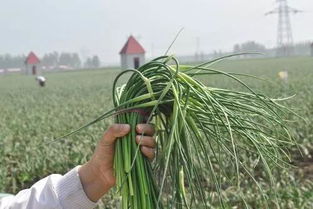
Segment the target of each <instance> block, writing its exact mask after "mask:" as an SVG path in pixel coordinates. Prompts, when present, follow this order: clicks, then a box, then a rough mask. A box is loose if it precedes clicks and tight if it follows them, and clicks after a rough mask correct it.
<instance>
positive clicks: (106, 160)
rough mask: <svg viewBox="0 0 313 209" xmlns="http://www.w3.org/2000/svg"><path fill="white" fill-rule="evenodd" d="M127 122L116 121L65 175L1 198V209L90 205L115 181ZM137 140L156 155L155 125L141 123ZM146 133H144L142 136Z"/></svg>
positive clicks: (87, 207) (144, 150) (60, 208)
mask: <svg viewBox="0 0 313 209" xmlns="http://www.w3.org/2000/svg"><path fill="white" fill-rule="evenodd" d="M129 131H130V126H129V125H128V124H114V125H112V126H111V127H110V128H109V129H108V130H107V131H106V132H105V133H104V135H103V138H102V140H100V141H99V143H98V145H97V147H96V150H95V151H94V153H93V155H92V157H91V159H90V160H89V161H88V162H87V163H86V164H84V165H82V166H77V167H75V168H74V169H72V170H71V171H69V172H68V173H66V174H65V175H63V176H62V175H59V174H52V175H50V176H48V177H46V178H44V179H42V180H40V181H38V182H37V183H35V184H34V185H33V186H32V187H31V188H29V189H25V190H22V191H20V192H19V193H18V194H16V195H15V196H7V197H4V198H1V199H0V209H91V208H94V207H96V205H97V202H98V201H99V199H100V198H101V197H102V196H103V195H105V194H106V193H107V192H108V191H109V190H110V189H111V188H112V187H113V186H114V185H115V177H114V170H113V161H114V151H115V149H114V146H115V142H116V140H117V138H120V137H123V136H125V135H127V134H128V133H129ZM136 131H137V133H138V135H137V137H136V141H137V143H139V142H140V144H141V152H142V153H143V154H144V155H145V156H146V157H147V158H148V159H150V160H152V159H153V158H154V155H155V146H156V144H155V140H154V138H153V135H154V128H153V126H152V125H149V124H138V125H137V126H136ZM142 134H144V136H142Z"/></svg>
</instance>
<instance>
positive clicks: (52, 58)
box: [0, 52, 101, 69]
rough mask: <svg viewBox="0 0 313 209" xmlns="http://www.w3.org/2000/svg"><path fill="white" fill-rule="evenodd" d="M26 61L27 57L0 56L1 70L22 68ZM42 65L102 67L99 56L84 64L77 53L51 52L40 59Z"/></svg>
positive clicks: (51, 66) (50, 67) (54, 67)
mask: <svg viewBox="0 0 313 209" xmlns="http://www.w3.org/2000/svg"><path fill="white" fill-rule="evenodd" d="M25 60H26V56H25V55H17V56H13V55H10V54H5V55H0V69H7V68H22V67H24V62H25ZM40 60H41V65H42V66H43V67H46V68H49V69H56V68H60V67H68V68H74V69H78V68H99V67H100V65H101V61H100V58H99V57H98V56H97V55H94V56H92V57H88V58H87V59H86V60H85V61H84V62H82V60H81V58H80V57H79V55H78V54H77V53H66V52H62V53H58V52H51V53H47V54H44V56H43V57H42V58H41V59H40Z"/></svg>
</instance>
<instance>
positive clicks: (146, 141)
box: [136, 135, 156, 148]
mask: <svg viewBox="0 0 313 209" xmlns="http://www.w3.org/2000/svg"><path fill="white" fill-rule="evenodd" d="M136 142H137V144H140V145H142V146H146V147H150V148H155V146H156V143H155V140H154V138H153V137H152V136H142V135H137V136H136Z"/></svg>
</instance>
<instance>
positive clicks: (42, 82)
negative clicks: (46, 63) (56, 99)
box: [36, 76, 46, 87]
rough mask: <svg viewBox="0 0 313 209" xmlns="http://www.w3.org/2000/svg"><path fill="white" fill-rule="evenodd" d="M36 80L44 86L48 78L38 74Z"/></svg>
mask: <svg viewBox="0 0 313 209" xmlns="http://www.w3.org/2000/svg"><path fill="white" fill-rule="evenodd" d="M36 81H38V84H39V86H41V87H44V86H45V84H46V78H45V77H43V76H37V77H36Z"/></svg>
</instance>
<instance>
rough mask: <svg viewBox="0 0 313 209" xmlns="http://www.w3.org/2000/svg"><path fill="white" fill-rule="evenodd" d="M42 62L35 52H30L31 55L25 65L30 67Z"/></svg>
mask: <svg viewBox="0 0 313 209" xmlns="http://www.w3.org/2000/svg"><path fill="white" fill-rule="evenodd" d="M39 62H40V60H39V58H38V57H37V56H36V55H35V53H34V52H30V53H29V55H28V56H27V58H26V60H25V63H26V64H29V65H35V64H38V63H39Z"/></svg>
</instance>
